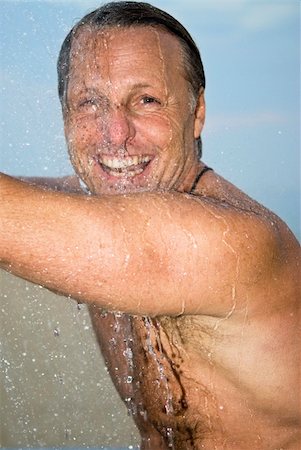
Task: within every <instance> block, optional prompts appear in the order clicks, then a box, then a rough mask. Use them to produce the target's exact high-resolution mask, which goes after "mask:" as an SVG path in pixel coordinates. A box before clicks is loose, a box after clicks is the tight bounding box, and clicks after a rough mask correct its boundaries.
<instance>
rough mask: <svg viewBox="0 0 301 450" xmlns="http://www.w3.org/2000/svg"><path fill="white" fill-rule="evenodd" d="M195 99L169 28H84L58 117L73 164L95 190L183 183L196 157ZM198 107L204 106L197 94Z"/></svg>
mask: <svg viewBox="0 0 301 450" xmlns="http://www.w3.org/2000/svg"><path fill="white" fill-rule="evenodd" d="M193 103H194V102H193V99H192V95H191V93H190V92H189V84H188V82H187V80H186V79H185V71H184V68H183V62H182V52H181V48H180V44H179V43H178V41H177V39H176V38H174V37H173V36H171V35H169V34H168V33H165V32H162V31H158V30H156V29H154V28H150V27H147V28H145V27H143V28H139V27H137V28H127V29H123V28H121V29H117V28H111V29H108V30H106V31H95V30H93V31H92V30H90V29H88V28H86V29H84V30H82V31H81V32H80V33H79V35H78V37H77V38H76V39H75V41H74V42H73V44H72V50H71V63H70V81H69V85H68V92H67V104H68V110H67V112H66V113H65V117H64V119H65V133H66V138H67V143H68V148H69V152H70V156H71V161H72V164H73V166H74V168H75V170H76V172H77V173H78V175H79V176H80V178H81V179H82V180H83V181H84V182H85V183H86V185H87V186H88V187H89V189H90V190H91V192H93V193H96V194H116V193H125V192H138V191H145V190H148V191H149V190H155V189H158V188H159V189H181V186H183V185H184V184H185V183H186V182H187V179H188V178H189V177H191V173H192V172H193V170H195V169H194V168H195V167H196V165H197V152H196V147H195V146H196V144H195V137H197V136H198V133H199V132H200V125H199V123H200V118H198V119H196V112H195V110H196V108H195V105H194V104H193ZM198 109H199V111H201V113H200V112H199V116H200V115H202V114H204V105H203V102H202V101H201V104H199V106H198ZM202 119H203V118H202Z"/></svg>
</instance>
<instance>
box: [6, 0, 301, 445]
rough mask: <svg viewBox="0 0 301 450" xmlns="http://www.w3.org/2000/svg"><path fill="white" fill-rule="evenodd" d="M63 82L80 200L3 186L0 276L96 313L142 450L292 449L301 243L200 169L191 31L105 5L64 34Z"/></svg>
mask: <svg viewBox="0 0 301 450" xmlns="http://www.w3.org/2000/svg"><path fill="white" fill-rule="evenodd" d="M58 71H59V94H60V99H61V102H62V109H63V116H64V123H65V133H66V140H67V144H68V149H69V153H70V157H71V161H72V163H73V166H74V168H75V170H76V173H77V175H78V178H79V179H80V180H81V181H82V182H83V183H84V184H85V185H86V187H87V189H86V190H85V191H82V192H81V191H80V186H79V183H78V182H77V181H76V179H66V178H64V179H62V180H55V181H53V180H32V183H25V182H22V181H19V180H16V179H13V178H11V177H8V176H5V175H3V176H2V178H1V193H2V194H1V195H2V199H1V213H2V217H3V225H2V234H1V258H2V263H1V264H2V267H3V268H4V269H6V270H8V271H10V272H12V273H14V274H16V275H18V276H20V277H22V278H25V279H28V280H30V281H33V282H35V283H39V284H41V285H43V286H45V287H46V288H48V289H51V290H53V291H55V292H58V293H59V294H62V295H65V296H71V297H73V298H74V299H76V300H77V301H80V302H86V303H88V304H89V305H90V310H91V317H92V320H93V324H94V327H95V330H96V333H97V337H98V340H99V343H100V346H101V348H102V351H103V355H104V358H105V360H106V363H107V365H108V368H109V370H110V373H111V376H112V378H113V381H114V383H115V385H116V387H117V389H118V391H119V393H120V395H121V397H122V398H123V400H124V401H125V402H126V404H127V406H128V408H129V410H130V411H131V412H132V414H133V417H134V420H135V421H136V424H137V426H138V428H139V430H140V432H141V437H142V443H141V448H142V449H153V450H156V449H158V450H160V449H168V448H173V449H177V450H184V449H210V450H211V449H214V448H216V449H231V450H243V449H250V450H251V449H268V448H269V449H276V448H277V449H280V448H283V449H284V448H285V449H297V448H298V446H299V442H300V405H299V397H298V395H297V393H298V387H299V385H298V378H299V348H298V345H297V342H298V337H297V333H298V323H299V322H298V320H299V296H300V287H299V284H298V274H299V264H300V251H299V245H298V243H297V241H296V239H295V238H294V236H293V235H292V233H291V232H290V230H289V229H288V228H287V226H286V225H285V224H284V223H283V222H281V220H280V219H279V218H278V217H276V216H275V215H274V214H273V213H271V212H270V211H267V210H266V209H265V208H264V207H263V206H261V205H259V204H258V203H256V202H255V201H253V200H252V199H250V198H249V197H248V196H247V195H245V194H243V193H242V192H241V191H239V190H238V189H237V188H236V187H234V186H233V185H231V184H230V183H228V182H227V181H226V180H224V179H223V178H222V177H220V176H219V175H217V174H216V173H215V172H214V171H213V170H211V169H209V168H208V167H206V166H205V164H204V163H203V162H202V161H201V159H200V157H201V141H200V134H201V131H202V128H203V124H204V119H205V102H204V88H205V78H204V72H203V66H202V62H201V59H200V55H199V52H198V49H197V48H196V46H195V44H194V42H193V41H192V39H191V37H190V35H189V34H188V33H187V31H186V30H185V29H184V28H183V27H182V26H181V25H180V24H179V23H178V22H177V21H176V20H175V19H173V18H172V17H171V16H169V15H168V14H166V13H164V12H163V11H160V10H158V9H156V8H154V7H152V6H150V5H148V4H144V3H136V2H117V3H110V4H107V5H104V6H103V7H101V8H99V9H98V10H96V11H94V12H92V13H90V14H89V15H87V16H85V17H84V18H83V19H82V20H81V21H80V22H79V23H78V24H77V25H76V26H75V27H74V28H73V30H72V31H71V32H70V33H69V35H68V36H67V38H66V40H65V42H64V44H63V47H62V49H61V53H60V57H59V62H58ZM38 183H40V184H41V185H43V186H42V187H40V186H37V184H38ZM51 186H52V187H54V189H53V190H52V189H51ZM58 190H61V191H66V192H57V191H58ZM68 190H69V192H67V191H68ZM87 190H88V191H89V192H87Z"/></svg>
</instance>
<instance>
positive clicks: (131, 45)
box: [71, 25, 181, 59]
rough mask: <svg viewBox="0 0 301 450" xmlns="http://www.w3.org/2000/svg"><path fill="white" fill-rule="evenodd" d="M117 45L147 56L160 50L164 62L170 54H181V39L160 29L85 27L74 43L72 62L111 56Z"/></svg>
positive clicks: (76, 36)
mask: <svg viewBox="0 0 301 450" xmlns="http://www.w3.org/2000/svg"><path fill="white" fill-rule="evenodd" d="M142 42H143V45H142ZM116 43H117V45H118V44H119V45H120V46H121V47H123V48H124V47H127V48H128V51H129V52H137V51H138V52H144V53H146V52H147V51H156V50H157V51H158V52H159V53H160V54H161V55H162V56H164V57H165V58H166V57H167V55H170V54H173V57H176V56H177V55H179V54H180V53H181V45H180V43H179V41H178V39H177V38H176V37H175V36H173V35H172V34H171V33H168V32H167V31H165V30H164V29H162V28H160V27H153V26H131V27H104V28H102V29H99V30H97V29H95V28H93V27H91V26H88V25H85V26H83V27H81V28H80V29H79V30H78V31H77V33H76V34H75V36H74V38H73V40H72V46H71V58H74V57H77V56H81V59H83V58H84V57H87V56H89V53H90V54H93V55H94V56H95V53H96V52H97V53H98V56H99V57H101V56H102V54H104V53H106V52H107V51H108V52H109V51H110V48H111V47H112V46H113V45H114V46H116ZM83 50H84V53H82V52H83ZM100 51H101V52H100Z"/></svg>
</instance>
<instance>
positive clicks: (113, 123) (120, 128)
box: [104, 106, 135, 146]
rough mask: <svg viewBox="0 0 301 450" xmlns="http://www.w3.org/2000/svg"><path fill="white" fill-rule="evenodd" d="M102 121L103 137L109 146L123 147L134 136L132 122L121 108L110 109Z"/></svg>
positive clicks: (126, 112) (124, 109)
mask: <svg viewBox="0 0 301 450" xmlns="http://www.w3.org/2000/svg"><path fill="white" fill-rule="evenodd" d="M104 121H105V123H104V129H105V136H106V138H107V141H108V143H110V144H111V145H114V146H123V145H124V144H125V143H126V142H128V141H129V140H131V139H132V138H133V137H134V136H135V128H134V124H133V121H132V119H131V117H130V114H129V112H128V111H127V110H126V108H124V107H123V106H116V107H114V108H110V111H109V112H108V114H107V115H106V117H105V119H104Z"/></svg>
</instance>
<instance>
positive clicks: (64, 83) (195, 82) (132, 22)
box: [57, 1, 205, 156]
mask: <svg viewBox="0 0 301 450" xmlns="http://www.w3.org/2000/svg"><path fill="white" fill-rule="evenodd" d="M85 26H89V27H91V28H92V29H95V30H100V29H104V28H114V27H118V28H120V27H123V28H127V27H141V26H142V27H143V26H144V27H145V26H152V27H156V28H161V29H163V30H165V31H167V32H168V33H170V34H171V35H173V36H175V37H176V38H177V39H178V41H179V42H180V44H181V47H182V50H183V60H184V61H183V62H184V68H185V70H186V76H187V78H188V82H189V84H190V90H191V93H192V98H193V100H194V102H193V103H194V105H195V102H196V101H197V99H198V94H199V91H200V89H201V88H205V74H204V68H203V63H202V59H201V55H200V52H199V50H198V48H197V46H196V44H195V42H194V40H193V39H192V37H191V35H190V34H189V33H188V31H187V30H186V29H185V28H184V27H183V25H181V23H180V22H178V21H177V20H176V19H175V18H174V17H172V16H171V15H170V14H168V13H166V12H165V11H162V10H160V9H158V8H156V7H154V6H152V5H150V4H149V3H143V2H135V1H120V2H110V3H107V4H105V5H103V6H101V7H99V8H97V9H96V10H95V11H92V12H91V13H89V14H87V15H86V16H84V17H83V18H82V19H81V20H79V21H78V22H77V23H76V24H75V26H74V27H73V28H72V29H71V31H70V32H69V33H68V35H67V37H66V38H65V40H64V42H63V44H62V47H61V50H60V53H59V58H58V62H57V71H58V93H59V99H60V102H61V105H62V108H63V111H65V109H66V106H67V89H68V80H69V70H70V53H71V46H72V40H73V38H74V36H75V35H76V34H77V33H78V32H79V30H80V29H81V28H82V27H85ZM198 153H199V156H201V154H202V142H201V138H199V139H198Z"/></svg>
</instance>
